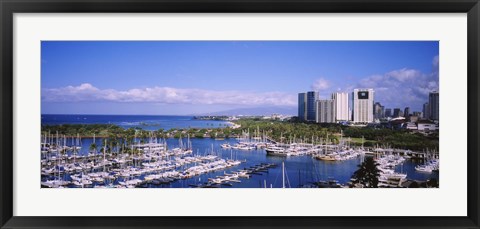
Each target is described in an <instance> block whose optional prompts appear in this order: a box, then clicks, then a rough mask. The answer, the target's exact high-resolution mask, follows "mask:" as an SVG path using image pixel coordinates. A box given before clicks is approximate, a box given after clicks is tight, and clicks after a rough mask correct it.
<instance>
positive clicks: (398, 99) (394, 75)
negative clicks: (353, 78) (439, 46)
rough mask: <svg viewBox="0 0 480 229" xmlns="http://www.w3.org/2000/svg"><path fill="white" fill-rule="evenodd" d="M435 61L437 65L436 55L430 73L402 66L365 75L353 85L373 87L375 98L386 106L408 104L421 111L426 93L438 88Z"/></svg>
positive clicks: (401, 106) (426, 97)
mask: <svg viewBox="0 0 480 229" xmlns="http://www.w3.org/2000/svg"><path fill="white" fill-rule="evenodd" d="M435 59H437V61H435ZM435 63H436V64H437V65H438V57H436V58H434V61H433V72H432V73H430V74H425V73H422V72H421V71H418V70H415V69H408V68H403V69H399V70H394V71H390V72H387V73H385V74H383V75H373V76H369V77H366V78H364V79H362V80H361V81H360V82H359V83H358V84H357V85H356V86H355V87H357V88H373V89H374V90H375V100H376V101H378V102H380V103H382V104H383V105H386V106H387V107H388V108H404V107H407V106H408V107H411V108H412V109H416V110H418V111H421V105H422V104H423V103H425V102H427V101H428V94H429V93H430V92H431V91H434V90H438V88H439V85H438V72H435ZM437 68H438V67H437Z"/></svg>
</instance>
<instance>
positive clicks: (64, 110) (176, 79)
mask: <svg viewBox="0 0 480 229" xmlns="http://www.w3.org/2000/svg"><path fill="white" fill-rule="evenodd" d="M41 45H42V50H41V88H42V90H41V93H42V114H158V115H191V114H208V113H211V112H221V111H227V110H232V109H245V108H248V109H250V110H251V109H255V108H258V109H262V108H266V107H268V108H282V109H283V110H282V111H285V110H290V111H292V114H293V115H295V111H296V110H297V96H298V93H300V92H306V91H312V90H314V91H318V92H319V94H320V97H321V98H324V99H327V98H329V97H330V95H331V93H333V92H336V91H341V92H352V91H353V89H354V88H373V89H374V90H375V102H380V103H381V104H382V105H384V106H385V107H386V108H401V109H403V108H405V107H407V106H408V107H410V108H411V111H421V110H422V105H423V103H425V102H427V100H428V93H429V92H430V91H433V90H438V85H439V76H438V68H439V56H438V54H439V46H438V42H437V41H358V42H356V41H42V44H41Z"/></svg>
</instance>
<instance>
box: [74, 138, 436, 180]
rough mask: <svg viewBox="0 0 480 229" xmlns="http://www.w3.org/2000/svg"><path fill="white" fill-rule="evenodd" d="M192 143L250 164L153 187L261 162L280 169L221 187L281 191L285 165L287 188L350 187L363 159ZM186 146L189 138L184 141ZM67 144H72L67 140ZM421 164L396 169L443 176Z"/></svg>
mask: <svg viewBox="0 0 480 229" xmlns="http://www.w3.org/2000/svg"><path fill="white" fill-rule="evenodd" d="M190 140H191V143H192V148H193V153H194V154H195V155H207V154H211V152H212V148H213V151H214V154H215V155H218V156H219V157H221V158H223V159H231V158H233V159H237V160H242V161H243V160H246V162H244V163H242V164H240V165H238V166H234V167H231V168H228V169H226V170H222V171H216V172H212V173H207V174H202V175H200V176H196V177H192V178H189V179H185V180H178V181H175V182H172V183H170V184H164V185H156V186H155V185H150V186H149V187H164V188H188V187H190V185H199V184H203V183H205V182H207V181H208V178H215V177H216V176H220V175H224V172H226V173H230V172H232V171H238V170H240V169H244V168H248V167H250V166H254V165H258V164H260V163H275V164H277V165H278V166H277V167H275V168H270V169H269V170H268V173H261V174H258V175H257V174H254V175H252V177H250V178H249V179H245V178H241V181H242V182H241V183H234V184H233V186H220V187H221V188H263V187H264V186H265V183H266V185H267V187H274V188H280V187H282V166H281V164H282V162H284V164H285V174H286V176H285V177H286V179H285V180H286V181H285V183H286V187H291V188H298V187H299V186H300V185H308V184H310V183H311V182H317V181H321V180H324V181H325V180H328V179H335V180H337V181H339V183H341V184H346V183H347V182H349V181H350V178H351V176H352V174H353V173H354V172H355V171H356V170H357V169H358V165H359V164H360V163H361V158H360V157H358V158H354V159H351V160H345V161H334V162H331V161H321V160H316V159H313V158H312V157H311V156H307V155H305V156H291V157H278V156H269V155H267V154H266V152H265V150H264V149H258V150H250V151H243V150H235V149H222V148H221V144H224V143H230V144H231V145H233V144H235V143H237V140H236V139H233V138H231V139H225V140H215V139H211V138H204V139H195V138H194V139H190ZM102 141H103V139H102V138H96V139H95V142H96V144H97V145H99V147H98V151H99V152H101V148H100V145H101V144H102V143H101V142H102ZM166 141H167V145H168V148H175V147H179V142H180V141H179V139H174V138H170V139H167V140H166ZM182 142H183V143H184V144H185V143H186V142H187V139H186V138H184V139H182ZM81 143H82V149H81V150H80V152H79V154H80V155H86V154H88V151H89V146H90V145H91V144H92V143H93V139H92V138H84V139H82V140H81ZM67 144H69V142H68V141H67ZM419 163H421V162H414V161H411V160H406V161H405V162H404V163H403V164H402V165H399V166H397V167H396V168H395V170H396V171H398V172H403V173H407V178H408V179H412V180H420V181H425V180H427V179H430V178H436V179H438V178H439V173H437V172H433V173H420V172H417V171H415V166H416V165H418V164H419Z"/></svg>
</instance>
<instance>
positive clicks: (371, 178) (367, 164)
mask: <svg viewBox="0 0 480 229" xmlns="http://www.w3.org/2000/svg"><path fill="white" fill-rule="evenodd" d="M377 166H378V163H376V162H375V161H374V160H373V158H372V157H367V158H365V161H364V162H363V163H362V164H361V165H358V167H359V169H358V170H357V171H355V173H353V176H352V180H353V182H352V183H353V184H362V185H363V187H365V188H377V187H378V177H379V176H380V170H379V169H378V168H377Z"/></svg>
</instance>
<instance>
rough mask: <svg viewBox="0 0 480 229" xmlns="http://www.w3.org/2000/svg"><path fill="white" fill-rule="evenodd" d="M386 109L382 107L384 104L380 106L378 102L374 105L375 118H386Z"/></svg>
mask: <svg viewBox="0 0 480 229" xmlns="http://www.w3.org/2000/svg"><path fill="white" fill-rule="evenodd" d="M384 109H385V107H384V106H382V104H380V103H379V102H376V103H375V104H374V105H373V117H374V118H375V119H381V118H384V117H385V111H384Z"/></svg>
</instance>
